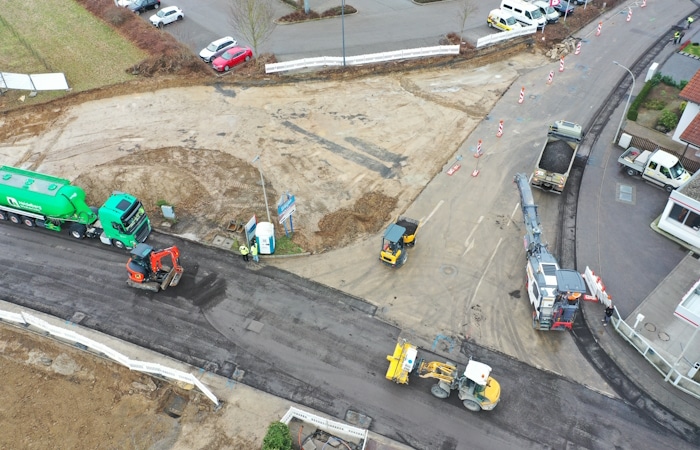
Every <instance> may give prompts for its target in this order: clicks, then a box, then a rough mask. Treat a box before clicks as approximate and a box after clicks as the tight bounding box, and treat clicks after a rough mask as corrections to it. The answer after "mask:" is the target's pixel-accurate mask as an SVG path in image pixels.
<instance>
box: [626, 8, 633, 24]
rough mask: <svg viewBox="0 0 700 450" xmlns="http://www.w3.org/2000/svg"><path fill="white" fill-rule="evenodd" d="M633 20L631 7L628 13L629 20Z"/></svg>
mask: <svg viewBox="0 0 700 450" xmlns="http://www.w3.org/2000/svg"><path fill="white" fill-rule="evenodd" d="M630 20H632V8H630V10H629V12H628V13H627V21H628V22H629V21H630Z"/></svg>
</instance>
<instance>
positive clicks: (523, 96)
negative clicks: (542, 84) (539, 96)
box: [518, 86, 525, 103]
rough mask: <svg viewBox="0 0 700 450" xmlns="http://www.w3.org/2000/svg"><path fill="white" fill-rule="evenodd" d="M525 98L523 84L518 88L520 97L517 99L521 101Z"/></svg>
mask: <svg viewBox="0 0 700 450" xmlns="http://www.w3.org/2000/svg"><path fill="white" fill-rule="evenodd" d="M524 100H525V86H523V87H522V88H520V98H519V99H518V103H522V102H523V101H524Z"/></svg>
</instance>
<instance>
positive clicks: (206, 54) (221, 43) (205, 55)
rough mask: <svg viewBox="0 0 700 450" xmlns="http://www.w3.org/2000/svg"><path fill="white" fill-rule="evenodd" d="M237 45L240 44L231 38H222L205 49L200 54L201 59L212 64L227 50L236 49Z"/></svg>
mask: <svg viewBox="0 0 700 450" xmlns="http://www.w3.org/2000/svg"><path fill="white" fill-rule="evenodd" d="M236 44H238V42H237V41H236V40H235V39H234V38H232V37H231V36H226V37H222V38H221V39H217V40H215V41H214V42H212V43H211V44H209V45H207V46H206V47H204V48H203V49H202V51H201V52H199V57H200V58H202V60H203V61H204V62H212V61H214V60H215V59H216V58H218V57H219V56H221V54H222V53H224V52H225V51H226V50H228V49H230V48H232V47H235V46H236Z"/></svg>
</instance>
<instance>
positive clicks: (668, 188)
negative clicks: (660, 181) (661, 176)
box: [664, 184, 673, 194]
mask: <svg viewBox="0 0 700 450" xmlns="http://www.w3.org/2000/svg"><path fill="white" fill-rule="evenodd" d="M664 189H666V192H668V193H669V194H670V193H671V192H673V186H671V185H670V184H667V185H666V186H664Z"/></svg>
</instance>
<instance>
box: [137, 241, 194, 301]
mask: <svg viewBox="0 0 700 450" xmlns="http://www.w3.org/2000/svg"><path fill="white" fill-rule="evenodd" d="M168 257H169V258H170V264H171V265H170V266H167V265H165V264H163V260H164V259H165V258H168ZM126 270H127V272H129V279H128V280H126V283H127V284H128V285H129V286H131V287H135V288H138V289H146V290H149V291H153V292H158V291H160V290H165V289H167V288H168V287H169V286H177V284H178V283H179V282H180V278H182V273H183V272H184V269H183V268H182V266H181V265H180V250H178V248H177V247H175V246H172V247H169V248H166V249H163V250H153V247H151V246H150V245H148V244H143V243H141V244H137V245H136V247H134V248H133V249H132V250H131V258H129V261H128V262H127V263H126Z"/></svg>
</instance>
